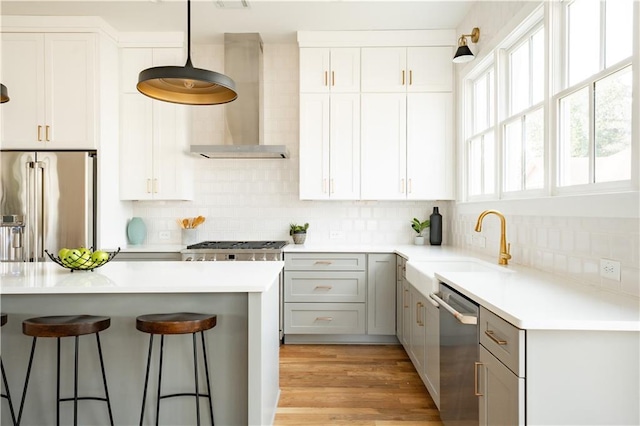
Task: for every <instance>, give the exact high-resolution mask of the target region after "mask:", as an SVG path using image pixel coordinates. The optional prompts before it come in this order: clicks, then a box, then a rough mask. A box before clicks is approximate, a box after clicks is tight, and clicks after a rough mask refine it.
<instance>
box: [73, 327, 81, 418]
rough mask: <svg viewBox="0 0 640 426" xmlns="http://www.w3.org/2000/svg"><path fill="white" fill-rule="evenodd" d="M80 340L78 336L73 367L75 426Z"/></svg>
mask: <svg viewBox="0 0 640 426" xmlns="http://www.w3.org/2000/svg"><path fill="white" fill-rule="evenodd" d="M78 340H80V337H79V336H76V354H75V362H74V366H73V370H74V371H73V426H78Z"/></svg>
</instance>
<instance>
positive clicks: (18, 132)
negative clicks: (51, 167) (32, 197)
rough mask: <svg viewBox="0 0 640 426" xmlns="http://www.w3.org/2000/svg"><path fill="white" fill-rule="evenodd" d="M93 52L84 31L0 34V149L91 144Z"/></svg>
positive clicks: (90, 37) (93, 45)
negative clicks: (0, 96) (0, 101)
mask: <svg viewBox="0 0 640 426" xmlns="http://www.w3.org/2000/svg"><path fill="white" fill-rule="evenodd" d="M95 51H96V39H95V35H94V34H90V33H50V34H45V33H33V32H24V33H3V34H2V83H3V84H4V85H5V86H7V88H8V89H9V95H10V97H11V101H10V102H8V103H5V104H4V105H2V109H1V113H2V143H1V146H2V148H5V149H95V148H96V145H97V142H96V135H95V134H94V129H95V127H96V126H95V120H96V118H95V112H96V107H95V98H96V95H95V93H96V90H97V89H96V77H95V68H96V66H95Z"/></svg>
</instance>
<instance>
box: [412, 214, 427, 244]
mask: <svg viewBox="0 0 640 426" xmlns="http://www.w3.org/2000/svg"><path fill="white" fill-rule="evenodd" d="M429 226H431V221H429V220H425V221H424V222H420V221H419V220H418V219H417V218H415V217H414V218H413V220H412V221H411V228H413V230H414V231H416V232H417V233H418V235H416V236H415V237H414V239H413V243H414V244H415V245H417V246H422V245H424V235H422V233H423V232H424V230H425V229H427V228H428V227H429Z"/></svg>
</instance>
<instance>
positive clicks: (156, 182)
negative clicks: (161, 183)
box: [153, 179, 158, 194]
mask: <svg viewBox="0 0 640 426" xmlns="http://www.w3.org/2000/svg"><path fill="white" fill-rule="evenodd" d="M153 193H154V194H157V193H158V179H154V180H153Z"/></svg>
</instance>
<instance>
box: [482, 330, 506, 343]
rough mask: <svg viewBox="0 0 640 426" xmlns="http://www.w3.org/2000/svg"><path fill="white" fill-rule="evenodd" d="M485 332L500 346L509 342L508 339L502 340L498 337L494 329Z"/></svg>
mask: <svg viewBox="0 0 640 426" xmlns="http://www.w3.org/2000/svg"><path fill="white" fill-rule="evenodd" d="M484 334H486V335H487V336H489V339H491V340H493V341H494V342H496V343H497V344H498V345H500V346H504V345H506V344H507V341H506V340H502V339H498V338H497V337H496V335H495V334H494V333H493V330H486V331H485V332H484Z"/></svg>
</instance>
